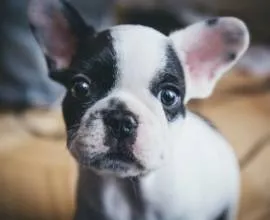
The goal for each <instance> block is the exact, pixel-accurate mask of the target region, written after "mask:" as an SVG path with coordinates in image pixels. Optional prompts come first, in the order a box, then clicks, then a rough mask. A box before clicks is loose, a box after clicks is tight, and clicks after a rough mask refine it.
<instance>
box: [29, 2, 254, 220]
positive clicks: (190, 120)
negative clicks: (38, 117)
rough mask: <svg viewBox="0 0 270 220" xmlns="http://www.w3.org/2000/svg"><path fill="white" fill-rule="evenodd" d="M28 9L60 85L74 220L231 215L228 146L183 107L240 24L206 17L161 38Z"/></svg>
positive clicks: (234, 49)
mask: <svg viewBox="0 0 270 220" xmlns="http://www.w3.org/2000/svg"><path fill="white" fill-rule="evenodd" d="M29 12H30V13H29V17H30V21H31V24H32V27H33V28H34V30H35V34H36V37H37V39H38V42H39V43H40V45H41V48H42V49H43V51H44V53H45V55H46V57H47V58H48V61H49V64H50V65H49V67H50V69H51V75H52V77H53V78H54V79H56V80H57V81H59V82H60V83H62V84H63V85H64V86H65V87H66V88H67V94H66V97H65V99H64V102H63V114H64V120H65V123H66V129H67V145H68V149H69V151H70V152H71V154H72V155H73V156H74V157H75V158H76V160H77V162H78V163H79V165H80V166H79V167H80V176H79V184H78V204H77V212H76V216H75V219H76V220H86V219H91V220H92V219H93V220H180V219H181V220H233V219H235V216H236V212H237V202H238V195H239V192H238V191H239V169H238V165H237V161H236V159H235V156H234V154H233V151H232V149H231V148H230V146H229V144H228V143H227V142H226V141H225V140H224V139H223V138H222V136H221V135H220V134H219V133H218V132H216V131H215V130H214V129H213V128H212V127H211V126H209V125H208V124H207V123H206V122H205V121H204V120H202V119H201V118H199V117H198V116H196V115H194V114H192V113H191V112H189V111H188V110H186V108H185V104H186V103H187V102H188V100H190V99H191V98H204V97H207V96H209V95H210V94H211V92H212V90H213V88H214V86H215V83H216V82H217V80H218V79H219V78H220V77H221V76H222V74H223V73H224V72H226V71H227V70H228V69H229V68H230V67H231V66H232V65H233V64H235V62H236V61H237V60H238V59H239V58H240V57H241V56H242V55H243V53H244V52H245V50H246V49H247V46H248V42H249V35H248V31H247V28H246V26H245V25H244V24H243V22H241V21H240V20H238V19H235V18H221V19H210V20H208V21H205V22H201V23H198V24H194V25H192V26H190V27H188V28H186V29H183V30H179V31H176V32H174V33H172V34H170V35H169V36H165V35H163V34H161V33H160V32H158V31H156V30H154V29H152V28H149V27H144V26H136V25H122V26H116V27H112V28H110V29H108V30H106V31H103V32H101V33H95V32H94V30H93V29H92V28H89V27H88V26H87V25H86V24H85V23H84V22H83V20H82V19H81V18H80V16H79V15H78V13H77V12H76V11H75V10H74V9H73V8H72V7H71V6H70V5H68V4H67V3H66V2H64V1H58V0H46V1H42V0H32V3H31V4H30V10H29Z"/></svg>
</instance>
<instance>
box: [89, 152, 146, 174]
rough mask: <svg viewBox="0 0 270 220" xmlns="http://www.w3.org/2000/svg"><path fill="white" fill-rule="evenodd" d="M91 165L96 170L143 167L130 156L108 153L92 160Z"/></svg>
mask: <svg viewBox="0 0 270 220" xmlns="http://www.w3.org/2000/svg"><path fill="white" fill-rule="evenodd" d="M91 165H92V166H94V167H95V168H98V169H111V170H114V169H115V170H119V169H123V170H126V169H128V168H129V167H136V168H137V169H143V168H144V167H143V165H142V164H141V163H140V161H139V160H137V159H136V158H135V157H134V156H133V155H132V154H124V153H121V152H120V153H118V152H113V153H111V152H109V153H106V154H104V155H101V156H98V157H95V158H93V160H92V161H91Z"/></svg>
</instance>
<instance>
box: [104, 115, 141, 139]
mask: <svg viewBox="0 0 270 220" xmlns="http://www.w3.org/2000/svg"><path fill="white" fill-rule="evenodd" d="M104 124H105V125H106V126H107V127H108V128H109V129H110V130H111V132H112V135H113V136H115V137H117V138H127V137H130V136H132V135H134V133H135V131H136V129H137V127H138V122H137V120H136V117H135V116H134V115H133V114H132V113H130V112H123V111H119V110H112V111H110V112H108V113H107V114H105V115H104Z"/></svg>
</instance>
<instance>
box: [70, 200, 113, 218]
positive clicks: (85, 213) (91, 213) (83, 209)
mask: <svg viewBox="0 0 270 220" xmlns="http://www.w3.org/2000/svg"><path fill="white" fill-rule="evenodd" d="M73 219H74V220H108V219H107V218H106V217H105V216H104V215H103V214H102V213H99V212H97V211H96V210H93V209H91V208H89V206H87V205H85V204H84V203H83V202H78V206H77V209H76V212H75V215H74V218H73Z"/></svg>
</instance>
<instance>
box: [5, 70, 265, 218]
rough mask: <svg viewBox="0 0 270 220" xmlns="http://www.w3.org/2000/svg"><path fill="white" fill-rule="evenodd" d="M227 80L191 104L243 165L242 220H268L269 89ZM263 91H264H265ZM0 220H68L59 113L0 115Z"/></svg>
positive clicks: (70, 189) (67, 170)
mask: <svg viewBox="0 0 270 220" xmlns="http://www.w3.org/2000/svg"><path fill="white" fill-rule="evenodd" d="M264 84H265V80H255V79H251V78H247V77H245V76H242V75H236V74H229V75H228V76H227V77H226V78H224V79H223V80H222V82H221V83H220V84H219V86H218V89H217V90H216V92H215V95H214V96H213V97H212V98H211V99H209V100H207V101H204V102H198V101H194V102H193V103H191V105H190V106H191V107H192V108H193V109H196V110H199V111H200V112H201V113H203V114H204V115H206V116H208V117H209V118H211V119H212V120H213V121H214V122H215V124H216V125H217V126H218V128H220V130H221V132H222V133H223V134H224V135H225V136H226V137H227V138H228V139H229V141H230V142H231V143H232V144H233V146H234V148H235V151H236V153H237V155H238V157H239V160H240V161H241V163H242V179H243V184H242V185H243V188H242V201H241V206H240V207H241V212H240V219H241V220H270V170H269V167H270V126H269V121H270V84H269V85H268V87H267V86H265V85H264ZM265 88H268V90H269V91H267V89H265ZM0 134H1V135H0V220H13V219H14V220H23V219H24V220H32V219H33V220H62V219H63V220H69V219H71V216H72V212H73V209H74V202H73V198H74V186H75V181H76V166H75V163H74V161H73V160H72V159H71V157H70V156H69V154H68V153H67V151H66V149H65V141H64V133H63V124H62V120H61V117H60V114H59V112H57V111H55V112H46V111H37V110H32V111H28V112H26V113H21V114H12V113H2V114H1V115H0Z"/></svg>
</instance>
